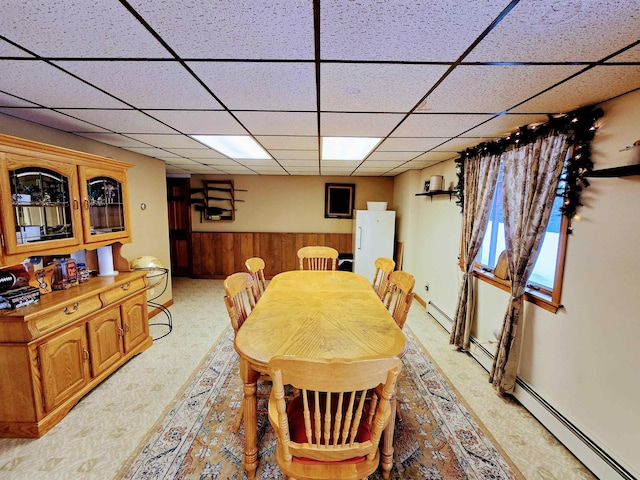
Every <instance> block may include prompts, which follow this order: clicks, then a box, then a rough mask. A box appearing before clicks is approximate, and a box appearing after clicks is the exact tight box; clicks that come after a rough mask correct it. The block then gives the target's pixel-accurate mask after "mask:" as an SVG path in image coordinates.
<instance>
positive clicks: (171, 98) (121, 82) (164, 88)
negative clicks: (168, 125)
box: [55, 61, 222, 109]
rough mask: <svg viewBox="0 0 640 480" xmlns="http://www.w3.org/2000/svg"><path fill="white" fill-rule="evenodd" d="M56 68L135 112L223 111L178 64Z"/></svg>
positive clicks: (97, 63) (93, 64) (114, 63)
mask: <svg viewBox="0 0 640 480" xmlns="http://www.w3.org/2000/svg"><path fill="white" fill-rule="evenodd" d="M55 64H56V65H59V66H60V67H62V68H64V69H66V70H69V71H70V72H72V73H74V74H75V75H78V76H79V77H81V78H82V79H84V80H86V81H88V82H89V83H91V84H92V85H95V86H97V87H98V88H101V89H102V90H105V91H107V92H109V93H110V94H111V95H114V96H115V97H117V98H119V99H121V100H123V101H125V102H127V103H128V104H130V105H133V106H134V107H136V108H141V109H143V108H176V109H188V108H194V109H198V108H206V109H221V108H222V107H221V105H220V104H219V103H218V102H217V101H216V100H215V99H214V98H213V97H212V96H211V94H210V93H208V92H207V91H206V90H205V89H204V87H203V86H202V85H200V83H198V81H197V80H196V79H195V78H193V76H192V75H191V74H190V73H189V72H187V70H185V69H184V68H183V67H182V66H181V65H180V64H179V63H178V62H127V61H109V62H107V61H104V62H101V61H95V62H67V61H62V62H55ZM176 85H179V88H176Z"/></svg>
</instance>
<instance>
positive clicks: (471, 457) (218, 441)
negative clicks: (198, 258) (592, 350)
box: [116, 328, 524, 480]
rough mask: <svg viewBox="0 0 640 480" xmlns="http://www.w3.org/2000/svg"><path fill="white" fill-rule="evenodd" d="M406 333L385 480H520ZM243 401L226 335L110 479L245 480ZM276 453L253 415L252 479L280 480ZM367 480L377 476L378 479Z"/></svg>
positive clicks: (268, 432)
mask: <svg viewBox="0 0 640 480" xmlns="http://www.w3.org/2000/svg"><path fill="white" fill-rule="evenodd" d="M405 333H406V336H407V340H408V350H407V353H406V355H405V357H404V358H403V370H402V373H401V375H400V381H399V383H398V393H397V397H398V401H399V402H400V417H399V418H398V419H397V421H396V428H395V436H394V463H393V468H392V470H391V476H390V478H391V479H394V480H395V479H432V480H445V479H460V480H463V479H483V480H485V479H492V480H501V479H522V478H524V477H522V475H521V474H520V472H519V471H518V470H517V468H516V467H515V466H514V465H513V463H512V462H511V461H510V460H509V459H508V458H507V456H506V455H505V453H504V452H503V451H502V450H501V449H500V448H499V447H498V446H497V444H496V442H495V441H494V440H493V438H492V437H491V436H490V435H489V434H488V433H487V432H486V431H485V429H484V427H483V426H482V424H481V423H480V422H479V421H478V420H477V419H476V418H475V416H474V414H473V413H472V412H471V411H470V410H469V408H468V407H467V406H466V405H465V403H464V402H463V401H461V400H460V398H459V394H458V393H457V392H456V391H455V390H454V389H453V388H452V386H451V385H450V383H449V381H448V380H447V379H446V378H445V377H444V375H443V374H442V372H440V371H439V368H438V367H437V365H436V364H435V363H434V361H433V360H432V359H431V358H430V357H429V355H428V354H427V353H426V351H425V350H424V348H423V347H422V346H421V345H420V343H419V342H418V341H417V340H416V339H415V337H414V336H413V334H412V333H411V331H410V330H409V329H408V328H405ZM241 400H242V382H241V380H240V374H239V361H238V355H237V354H236V352H235V351H234V349H233V331H232V330H231V329H230V328H229V329H228V330H227V331H226V332H225V333H224V334H223V335H222V337H221V338H220V340H219V341H218V343H217V344H216V345H215V346H214V348H212V350H211V351H210V353H209V355H208V356H207V358H205V360H204V361H203V362H202V364H201V366H200V367H199V368H198V369H197V370H196V372H195V373H194V374H193V377H192V378H191V380H190V381H189V382H188V384H187V385H186V386H185V387H184V389H183V391H182V393H180V394H179V395H178V397H177V398H176V399H175V400H174V402H173V403H172V405H170V406H169V408H168V409H167V411H166V413H165V415H164V416H163V417H162V418H161V419H160V420H159V421H158V422H157V423H156V426H155V428H154V429H153V430H152V431H151V432H149V434H148V435H147V437H146V438H145V440H144V441H143V442H142V444H141V445H140V446H139V448H138V449H137V451H136V453H135V454H134V455H133V456H132V457H131V458H130V459H129V460H128V461H127V462H126V464H125V465H124V466H123V468H122V469H121V470H120V472H119V473H118V475H117V476H116V479H122V480H125V479H126V480H142V479H145V480H161V479H162V480H168V479H175V480H178V479H179V480H207V479H211V480H214V479H233V480H240V479H246V478H247V477H246V474H245V471H244V467H243V446H244V430H243V428H244V427H241V428H240V430H239V431H238V433H234V432H233V424H234V421H235V419H236V416H237V413H238V410H239V408H240V404H241ZM259 409H260V407H259ZM275 446H276V438H275V434H274V432H273V430H272V428H271V425H270V424H269V421H268V419H267V418H266V415H264V414H260V415H258V450H259V452H258V469H257V471H256V479H258V480H268V479H284V475H283V474H282V473H281V472H280V470H279V469H278V465H277V462H276V459H275ZM369 478H370V479H373V480H379V479H381V478H382V476H381V474H380V471H378V472H376V473H374V474H373V475H371V476H370V477H369Z"/></svg>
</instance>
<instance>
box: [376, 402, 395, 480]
mask: <svg viewBox="0 0 640 480" xmlns="http://www.w3.org/2000/svg"><path fill="white" fill-rule="evenodd" d="M390 403H391V404H390V405H389V408H390V409H391V412H390V413H389V425H387V428H385V429H384V432H382V450H381V452H380V453H381V455H380V465H381V467H382V478H384V479H385V480H388V479H389V475H390V474H391V467H392V466H393V431H394V429H395V426H396V396H395V395H394V396H393V397H391V399H390Z"/></svg>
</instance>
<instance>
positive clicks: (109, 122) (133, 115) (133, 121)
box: [60, 109, 175, 133]
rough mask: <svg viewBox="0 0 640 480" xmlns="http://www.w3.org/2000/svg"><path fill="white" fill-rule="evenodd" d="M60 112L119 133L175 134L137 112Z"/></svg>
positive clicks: (62, 110)
mask: <svg viewBox="0 0 640 480" xmlns="http://www.w3.org/2000/svg"><path fill="white" fill-rule="evenodd" d="M60 111H61V112H63V113H68V114H69V115H72V116H74V117H77V118H79V119H81V120H84V121H85V122H89V123H93V124H95V125H98V126H100V127H102V128H105V129H107V130H111V131H113V132H117V133H138V132H151V133H175V132H174V131H173V130H172V129H171V128H169V127H167V126H165V125H163V124H162V123H160V122H158V121H156V120H154V119H153V118H149V117H148V116H147V115H145V114H143V113H140V112H138V111H137V110H66V109H60Z"/></svg>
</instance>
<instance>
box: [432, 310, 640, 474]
mask: <svg viewBox="0 0 640 480" xmlns="http://www.w3.org/2000/svg"><path fill="white" fill-rule="evenodd" d="M427 314H428V315H430V316H431V317H432V318H433V319H434V320H436V322H438V323H439V324H440V325H441V326H442V327H443V328H444V329H445V330H446V331H447V332H449V333H451V326H452V324H453V319H452V318H451V317H450V316H449V315H447V314H446V313H445V312H443V311H442V310H441V309H440V308H439V307H438V306H437V305H436V304H435V303H433V302H431V301H429V302H428V305H427ZM471 344H472V345H473V348H472V349H471V351H469V352H467V353H469V355H471V356H472V357H473V358H474V359H475V360H476V361H477V362H478V363H479V364H480V365H481V366H482V367H483V368H484V369H485V370H486V371H487V373H489V372H490V371H491V367H492V365H493V353H491V352H490V351H489V350H487V349H486V348H485V346H484V345H483V344H482V343H480V342H479V341H478V340H477V339H475V338H473V337H471ZM513 396H514V397H515V398H516V399H517V400H518V401H519V402H520V403H521V404H522V406H524V408H526V409H527V410H528V411H529V412H530V413H531V415H533V416H534V417H535V418H537V419H538V421H539V422H540V423H542V425H544V426H545V428H546V429H547V430H549V431H550V432H551V433H552V434H553V435H554V436H555V437H556V438H557V439H558V440H559V441H560V442H561V443H562V444H563V445H564V446H565V447H566V448H567V449H568V450H569V451H570V452H571V453H573V454H574V455H575V456H576V458H578V460H580V461H581V462H582V463H583V464H584V465H585V466H586V467H587V468H588V469H589V470H591V472H592V473H593V474H594V475H596V476H597V477H598V478H599V479H601V480H637V477H636V476H635V475H634V474H633V473H631V472H630V471H629V470H627V469H626V468H625V467H624V466H623V465H621V464H620V463H619V462H618V461H617V460H616V459H615V458H613V457H612V456H611V455H610V454H609V453H607V452H606V451H605V450H604V449H603V448H602V447H601V446H599V445H598V444H597V443H596V442H595V441H594V440H592V439H591V438H589V437H588V436H587V435H586V434H585V433H584V432H582V431H581V430H580V429H579V428H578V427H576V426H575V425H574V424H573V423H572V422H571V421H570V420H569V419H568V418H566V417H565V416H564V415H563V414H562V413H561V412H559V411H558V410H557V409H556V408H554V407H553V405H551V404H550V403H549V402H547V401H546V400H545V399H544V398H543V397H542V396H541V395H540V394H538V393H537V392H536V391H535V389H534V388H533V387H531V385H529V384H528V383H526V382H525V381H524V380H522V379H521V378H520V377H517V378H516V388H515V390H514V393H513Z"/></svg>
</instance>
